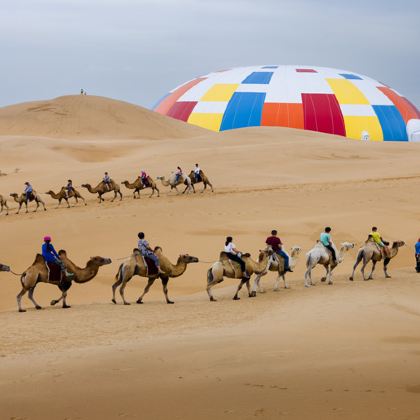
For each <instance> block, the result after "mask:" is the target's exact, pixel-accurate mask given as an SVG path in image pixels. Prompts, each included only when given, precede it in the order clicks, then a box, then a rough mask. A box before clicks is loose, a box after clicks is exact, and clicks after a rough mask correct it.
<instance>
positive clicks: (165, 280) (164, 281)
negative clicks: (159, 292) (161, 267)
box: [161, 276, 174, 304]
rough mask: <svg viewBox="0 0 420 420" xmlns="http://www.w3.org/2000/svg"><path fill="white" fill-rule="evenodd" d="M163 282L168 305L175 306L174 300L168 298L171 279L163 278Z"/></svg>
mask: <svg viewBox="0 0 420 420" xmlns="http://www.w3.org/2000/svg"><path fill="white" fill-rule="evenodd" d="M161 280H162V287H163V293H164V294H165V299H166V303H168V304H173V303H174V302H173V301H172V300H170V299H169V297H168V282H169V277H166V276H165V277H161Z"/></svg>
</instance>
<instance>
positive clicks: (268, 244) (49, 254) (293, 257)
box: [0, 227, 420, 312]
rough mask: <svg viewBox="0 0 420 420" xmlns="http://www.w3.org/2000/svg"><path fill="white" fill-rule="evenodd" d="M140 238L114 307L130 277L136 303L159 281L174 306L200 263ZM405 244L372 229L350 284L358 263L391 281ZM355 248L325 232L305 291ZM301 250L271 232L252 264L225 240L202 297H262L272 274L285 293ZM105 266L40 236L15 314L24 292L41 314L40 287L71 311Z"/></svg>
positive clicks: (311, 257)
mask: <svg viewBox="0 0 420 420" xmlns="http://www.w3.org/2000/svg"><path fill="white" fill-rule="evenodd" d="M138 239H139V240H138V244H137V248H135V249H134V250H133V251H132V253H131V255H130V256H129V257H127V258H125V259H124V261H123V262H122V263H120V265H119V267H118V270H117V273H116V275H115V281H114V283H113V284H112V287H111V289H112V299H111V300H112V303H114V304H117V299H116V292H117V291H119V294H120V297H121V300H122V303H123V304H124V305H130V302H128V301H127V300H126V298H125V288H126V287H127V285H128V283H129V282H130V281H131V280H132V278H133V277H134V276H139V277H143V278H145V279H147V282H146V286H145V288H144V290H143V292H142V293H141V294H140V296H139V297H138V299H137V300H136V303H138V304H142V303H143V299H144V297H145V295H146V294H147V293H148V292H149V290H150V288H151V287H152V286H153V284H154V282H155V281H156V280H158V279H160V281H161V283H162V289H163V294H164V297H165V301H166V303H167V304H173V303H174V301H173V300H171V299H170V298H169V294H168V284H169V280H170V279H172V278H177V277H181V276H182V275H183V274H184V273H185V272H186V270H187V269H188V266H189V265H190V264H194V263H199V262H200V261H199V258H198V257H195V256H192V255H190V254H188V253H184V254H180V255H179V257H178V259H177V260H176V262H175V263H173V262H171V261H170V259H169V258H168V257H167V256H166V255H165V254H164V252H163V250H162V247H160V246H156V247H154V248H152V247H151V246H150V245H149V242H148V241H147V240H146V239H145V234H144V232H140V233H139V234H138ZM419 244H420V240H419ZM404 245H405V243H404V242H403V241H394V242H392V244H391V245H390V246H389V243H388V242H387V241H385V240H383V238H382V236H381V235H380V234H379V233H378V232H377V228H375V227H374V228H373V229H372V232H371V233H370V234H369V235H368V238H367V240H366V241H365V242H364V244H363V246H362V247H360V249H359V250H358V251H357V257H356V262H355V264H354V266H353V271H352V274H351V276H350V278H349V280H351V281H353V280H354V276H355V271H356V269H357V267H358V266H359V264H361V263H362V266H361V274H362V278H363V279H364V280H366V281H367V280H372V279H373V273H374V270H375V267H376V264H377V263H378V262H381V261H382V262H383V270H384V274H385V278H387V279H388V278H390V277H391V276H390V275H389V273H388V266H389V263H390V261H391V260H392V259H393V258H395V257H396V256H397V255H398V251H399V249H400V248H401V247H402V246H404ZM354 247H355V245H354V243H352V242H343V243H341V244H340V246H339V247H338V248H336V246H335V244H334V242H333V241H332V238H331V228H330V227H327V228H325V230H324V232H322V233H321V235H320V239H319V241H317V243H316V244H315V245H314V247H313V248H312V249H310V250H309V252H308V253H307V254H306V271H305V274H304V286H305V287H311V286H314V285H315V282H314V281H313V280H312V270H313V269H314V268H315V267H316V266H318V265H321V266H323V267H324V269H325V275H324V276H323V277H322V278H321V282H326V283H327V284H329V285H332V284H333V278H332V274H333V271H334V270H335V269H336V268H337V267H338V266H339V265H340V264H341V263H342V262H343V260H344V258H345V255H346V253H347V252H349V251H350V250H352V249H354ZM419 249H420V245H419ZM416 250H417V244H416ZM301 251H302V249H301V247H300V246H293V247H292V248H291V249H290V252H289V253H287V252H286V251H285V250H284V245H283V243H282V241H281V239H280V238H279V237H278V235H277V231H276V230H273V231H272V232H271V236H269V237H268V238H267V239H266V241H265V247H264V248H263V249H261V250H259V252H258V255H257V258H256V259H254V258H252V256H251V254H250V253H248V252H242V251H240V250H239V249H238V248H237V247H236V245H235V244H234V243H233V238H232V237H230V236H228V237H227V238H226V241H225V245H224V249H223V250H222V251H221V252H220V254H219V258H218V259H217V260H216V261H215V262H213V263H212V264H211V266H210V267H209V268H208V270H207V276H206V279H207V281H206V292H207V295H208V298H209V300H210V301H211V302H216V301H217V299H216V298H215V296H214V293H213V288H214V287H215V286H216V285H218V284H220V283H222V282H223V281H224V280H225V279H235V280H237V281H239V282H238V285H237V287H236V290H235V293H234V295H233V300H239V299H240V297H239V293H240V292H241V290H242V288H243V287H244V286H245V287H246V290H247V295H248V297H250V298H253V297H256V296H257V293H264V288H263V287H262V285H261V280H262V278H263V277H265V276H266V275H267V274H269V273H270V272H273V273H275V275H276V276H275V280H274V288H273V290H274V291H278V290H279V287H280V281H281V280H283V284H284V288H285V289H288V288H289V284H288V283H287V280H286V276H287V274H288V273H289V272H293V270H294V268H295V267H296V265H297V261H298V258H299V256H300V254H301ZM369 263H371V265H372V268H371V272H370V274H369V276H367V277H366V275H365V269H366V266H367V265H368V264H369ZM109 264H111V258H106V257H100V256H96V257H92V258H90V259H89V260H88V261H87V263H86V265H85V267H84V268H81V267H79V266H77V265H76V264H75V263H74V262H73V261H72V260H71V259H70V258H69V257H68V255H67V253H66V251H64V250H60V251H59V252H56V251H55V249H54V247H53V246H52V243H51V237H49V236H46V237H44V243H43V245H42V254H37V255H36V256H35V260H34V262H33V263H32V265H31V266H30V267H29V268H27V269H26V270H25V271H24V272H23V273H22V274H19V276H20V282H21V286H22V289H21V291H20V292H19V294H18V295H17V297H16V299H17V304H18V310H19V312H25V309H24V308H23V306H22V298H23V296H24V295H25V294H26V293H28V298H29V300H30V301H31V302H32V303H33V305H34V307H35V309H42V307H41V305H39V304H38V303H37V302H36V301H35V298H34V291H35V288H36V286H37V284H38V283H40V282H42V283H48V284H52V285H54V286H56V287H58V289H59V290H60V292H61V296H59V298H57V299H54V300H52V301H51V302H50V305H51V306H54V305H56V304H57V303H59V302H62V307H63V308H69V307H70V306H69V305H68V304H67V293H68V290H69V289H70V288H71V286H72V285H73V283H77V284H82V283H86V282H89V281H91V280H93V279H94V278H95V277H96V276H97V274H98V272H99V269H100V268H101V267H102V266H105V265H109ZM0 272H10V273H11V274H14V275H17V274H15V273H14V272H13V271H12V270H11V268H10V267H9V266H8V265H5V264H0ZM252 276H254V282H253V284H252V286H251V278H252Z"/></svg>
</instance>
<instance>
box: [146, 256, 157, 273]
mask: <svg viewBox="0 0 420 420" xmlns="http://www.w3.org/2000/svg"><path fill="white" fill-rule="evenodd" d="M143 261H144V262H145V264H146V267H147V274H148V275H149V276H155V275H156V274H158V273H159V271H158V269H157V267H156V264H155V262H154V261H153V260H152V259H151V258H149V257H146V256H143Z"/></svg>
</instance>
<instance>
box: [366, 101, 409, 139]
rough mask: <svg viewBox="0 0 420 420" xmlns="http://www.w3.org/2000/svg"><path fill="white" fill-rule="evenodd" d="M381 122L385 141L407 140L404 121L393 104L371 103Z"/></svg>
mask: <svg viewBox="0 0 420 420" xmlns="http://www.w3.org/2000/svg"><path fill="white" fill-rule="evenodd" d="M372 107H373V109H374V110H375V113H376V115H377V116H378V119H379V122H380V123H381V127H382V131H383V133H384V140H385V141H408V138H407V132H406V129H405V122H404V120H403V118H402V116H401V114H400V113H399V111H398V109H397V108H396V107H395V106H394V105H372Z"/></svg>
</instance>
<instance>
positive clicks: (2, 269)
mask: <svg viewBox="0 0 420 420" xmlns="http://www.w3.org/2000/svg"><path fill="white" fill-rule="evenodd" d="M0 271H6V272H9V271H10V267H9V266H8V265H4V264H0Z"/></svg>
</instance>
